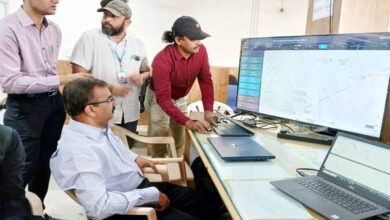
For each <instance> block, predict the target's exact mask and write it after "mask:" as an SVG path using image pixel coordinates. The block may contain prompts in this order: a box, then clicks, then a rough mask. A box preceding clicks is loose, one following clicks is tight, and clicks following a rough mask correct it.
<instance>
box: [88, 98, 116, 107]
mask: <svg viewBox="0 0 390 220" xmlns="http://www.w3.org/2000/svg"><path fill="white" fill-rule="evenodd" d="M113 101H114V97H112V96H110V97H108V99H107V100H105V101H100V102H91V103H88V104H86V106H87V105H99V104H103V103H109V102H113Z"/></svg>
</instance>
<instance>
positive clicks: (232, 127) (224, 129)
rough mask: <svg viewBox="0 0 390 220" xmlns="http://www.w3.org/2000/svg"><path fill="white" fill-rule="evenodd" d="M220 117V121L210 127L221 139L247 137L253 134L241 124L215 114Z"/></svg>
mask: <svg viewBox="0 0 390 220" xmlns="http://www.w3.org/2000/svg"><path fill="white" fill-rule="evenodd" d="M217 113H218V114H219V116H220V121H219V122H218V123H217V124H213V125H212V126H211V127H212V128H213V130H214V131H215V133H217V134H218V135H219V136H223V137H249V136H253V135H254V133H253V132H252V131H251V130H249V129H248V128H246V127H245V126H244V125H242V124H241V122H239V121H236V120H234V119H233V118H230V117H229V116H226V115H223V114H221V113H219V112H217Z"/></svg>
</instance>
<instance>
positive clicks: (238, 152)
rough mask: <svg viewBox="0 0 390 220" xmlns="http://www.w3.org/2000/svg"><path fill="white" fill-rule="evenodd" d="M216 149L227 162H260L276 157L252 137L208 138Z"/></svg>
mask: <svg viewBox="0 0 390 220" xmlns="http://www.w3.org/2000/svg"><path fill="white" fill-rule="evenodd" d="M207 140H208V141H209V142H210V143H211V145H212V146H213V147H214V149H215V150H216V151H217V152H218V154H219V156H221V158H222V159H224V160H227V161H258V160H268V159H275V156H274V155H272V154H271V153H270V152H268V151H267V150H265V149H264V148H263V146H261V145H260V144H259V143H257V142H255V141H254V140H252V138H250V137H208V138H207Z"/></svg>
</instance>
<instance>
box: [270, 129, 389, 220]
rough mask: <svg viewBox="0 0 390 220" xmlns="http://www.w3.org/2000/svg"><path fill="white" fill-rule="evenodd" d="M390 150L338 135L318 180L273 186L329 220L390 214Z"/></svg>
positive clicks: (318, 175) (275, 184)
mask: <svg viewBox="0 0 390 220" xmlns="http://www.w3.org/2000/svg"><path fill="white" fill-rule="evenodd" d="M389 161H390V147H389V146H388V145H385V144H382V143H379V142H374V141H369V140H366V139H363V138H361V137H357V136H353V135H349V134H344V133H338V135H337V136H336V139H335V141H334V142H333V145H332V146H331V148H330V150H329V152H328V154H327V156H326V158H325V160H324V162H323V164H322V165H321V168H320V170H319V172H318V174H317V176H305V177H298V178H293V179H286V180H279V181H273V182H271V184H272V185H274V186H275V187H276V188H278V189H279V190H281V191H283V192H284V193H286V194H287V195H289V196H291V197H292V198H294V199H296V200H298V201H299V202H301V203H302V204H304V205H305V206H307V207H309V208H310V209H312V210H314V211H316V212H317V213H319V214H320V215H322V216H325V217H326V218H328V219H338V220H341V219H364V218H368V217H373V216H376V215H379V214H384V213H387V212H389V211H390V162H389Z"/></svg>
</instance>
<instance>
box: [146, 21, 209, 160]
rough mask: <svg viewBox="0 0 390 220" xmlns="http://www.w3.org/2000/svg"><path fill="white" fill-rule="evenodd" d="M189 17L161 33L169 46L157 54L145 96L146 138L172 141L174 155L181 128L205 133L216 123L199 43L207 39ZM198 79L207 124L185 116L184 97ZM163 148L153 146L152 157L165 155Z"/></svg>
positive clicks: (206, 65)
mask: <svg viewBox="0 0 390 220" xmlns="http://www.w3.org/2000/svg"><path fill="white" fill-rule="evenodd" d="M209 36H210V35H208V34H207V33H205V32H203V31H202V30H201V28H200V25H199V23H198V22H197V21H196V20H195V19H194V18H192V17H189V16H182V17H180V18H178V19H177V20H176V21H175V23H174V24H173V26H172V30H171V31H166V32H164V35H163V41H164V42H167V43H171V44H169V45H167V46H166V47H165V48H164V49H163V50H162V51H160V52H159V53H158V54H157V55H156V57H155V58H154V60H153V63H152V69H153V73H152V78H151V82H150V86H149V89H148V91H147V94H146V106H147V108H148V109H149V111H148V112H149V119H150V120H149V129H148V133H149V136H168V135H169V134H171V135H172V136H173V138H174V139H175V143H176V149H177V153H178V154H179V155H181V154H182V151H183V144H184V126H185V127H186V128H187V129H191V130H196V131H199V132H205V131H206V130H207V129H209V128H210V124H209V123H211V122H214V121H215V120H216V115H215V114H214V113H213V104H214V89H213V81H212V79H211V73H210V65H209V61H208V56H207V51H206V47H205V46H203V45H202V42H201V40H203V39H205V38H206V37H209ZM196 79H198V82H199V86H200V90H201V93H202V102H203V106H204V110H205V114H204V119H205V121H206V122H208V123H201V122H200V121H196V120H191V119H190V118H188V117H187V116H186V113H187V101H186V96H187V94H188V92H189V91H190V90H191V87H192V85H193V84H194V82H195V80H196ZM166 153H167V152H166V147H165V146H164V145H162V146H160V145H155V146H154V147H153V149H152V156H153V157H161V156H165V154H166Z"/></svg>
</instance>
